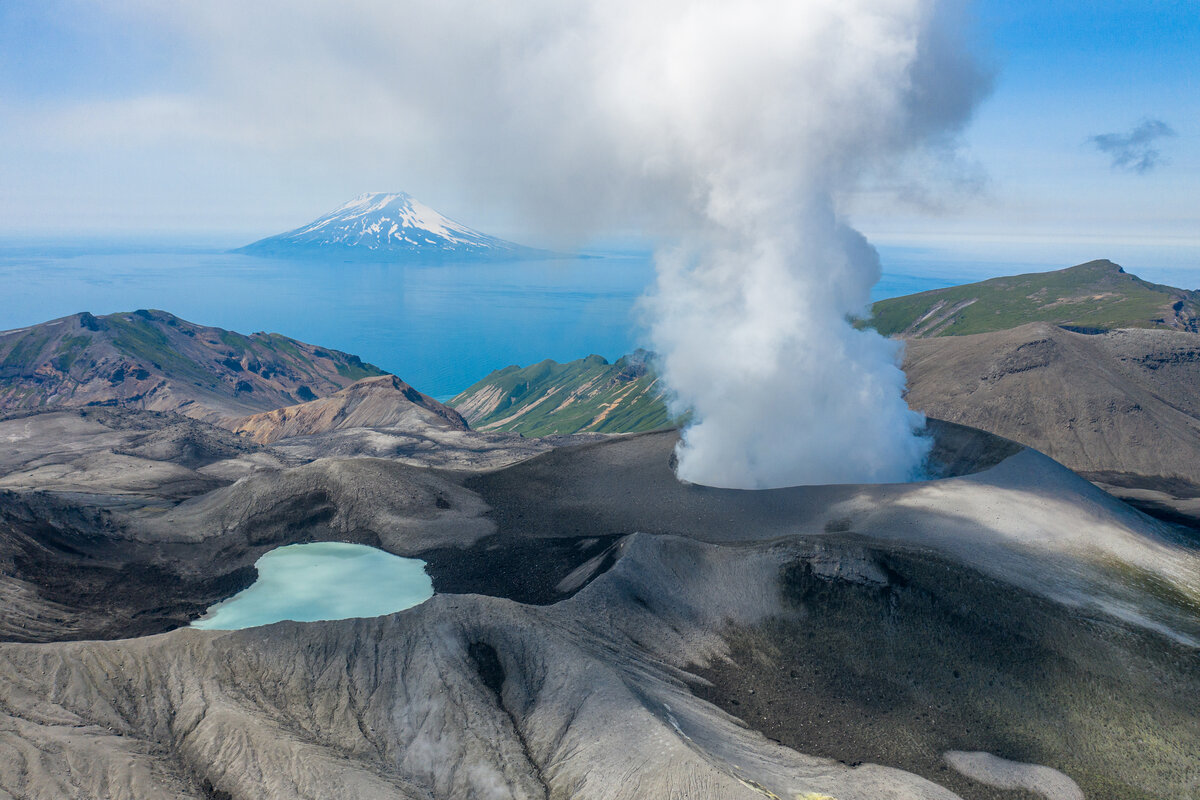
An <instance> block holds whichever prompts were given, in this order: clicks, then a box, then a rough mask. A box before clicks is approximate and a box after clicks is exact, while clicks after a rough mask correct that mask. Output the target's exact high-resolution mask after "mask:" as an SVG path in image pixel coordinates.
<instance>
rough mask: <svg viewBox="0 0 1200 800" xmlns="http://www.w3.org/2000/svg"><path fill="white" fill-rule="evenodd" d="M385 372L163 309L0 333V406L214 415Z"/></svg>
mask: <svg viewBox="0 0 1200 800" xmlns="http://www.w3.org/2000/svg"><path fill="white" fill-rule="evenodd" d="M383 374H384V373H383V371H382V370H380V369H379V368H378V367H375V366H373V365H371V364H366V363H364V362H363V361H361V360H360V359H359V358H358V357H357V356H352V355H349V354H347V353H341V352H338V351H336V350H326V349H323V348H320V347H315V346H313V345H310V344H305V343H304V342H300V341H297V340H295V339H289V338H288V337H286V336H281V335H280V334H277V333H255V334H253V335H250V336H246V335H243V334H240V333H235V332H234V331H227V330H224V329H222V328H213V327H207V326H203V325H196V324H194V323H191V322H188V321H187V320H183V319H180V318H179V317H176V316H174V315H172V314H168V313H166V312H165V311H151V310H146V309H141V310H138V311H133V312H122V313H116V314H107V315H105V316H94V315H92V314H89V313H87V312H84V313H81V314H73V315H72V316H69V317H63V318H61V319H56V320H51V321H50V322H44V323H41V324H39V325H33V326H30V327H28V328H20V329H18V330H12V331H3V332H0V414H3V413H4V412H10V411H17V410H23V409H39V408H47V407H54V406H65V407H82V406H109V405H116V406H127V407H133V408H146V409H150V410H154V411H178V412H180V413H183V414H187V415H188V416H192V417H196V418H199V419H207V420H209V421H215V420H216V419H218V418H221V417H224V416H230V415H237V416H241V415H246V414H253V413H256V412H259V411H267V410H270V409H274V408H278V407H280V406H286V405H292V404H294V403H300V402H305V401H309V400H313V399H315V398H317V397H324V396H327V395H330V394H333V393H334V392H337V391H339V390H340V389H342V388H344V387H346V386H348V385H349V384H351V383H353V382H354V381H357V380H360V379H361V378H366V377H371V376H376V375H383Z"/></svg>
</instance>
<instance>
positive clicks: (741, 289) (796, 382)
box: [143, 0, 986, 487]
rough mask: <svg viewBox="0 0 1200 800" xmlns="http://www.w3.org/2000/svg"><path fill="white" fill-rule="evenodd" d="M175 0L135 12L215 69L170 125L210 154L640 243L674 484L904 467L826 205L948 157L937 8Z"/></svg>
mask: <svg viewBox="0 0 1200 800" xmlns="http://www.w3.org/2000/svg"><path fill="white" fill-rule="evenodd" d="M170 8H171V9H172V10H164V7H163V6H162V5H161V4H153V3H152V4H150V5H149V6H147V9H153V11H148V12H147V13H153V14H156V15H159V16H164V15H166V16H168V17H171V16H178V15H183V17H184V18H183V22H184V23H185V24H184V25H183V26H182V29H184V30H187V31H200V32H202V34H201V35H203V36H204V37H206V41H205V42H203V43H202V45H203V47H201V48H197V52H204V53H216V54H217V58H218V59H219V60H220V62H221V63H222V65H223V68H222V71H221V73H220V74H218V75H216V76H214V86H215V87H216V88H214V90H213V96H212V97H211V98H210V100H211V102H212V106H213V107H212V108H200V109H197V110H196V111H195V112H194V114H193V116H194V118H196V119H221V120H223V123H222V124H223V126H224V127H223V130H222V135H223V137H224V138H223V140H222V141H223V145H224V146H229V141H230V140H231V139H238V138H240V139H241V140H243V141H244V142H246V143H247V146H256V145H255V143H256V142H259V141H261V140H263V139H264V137H266V138H269V139H270V141H271V146H272V147H273V148H274V156H275V157H276V158H278V157H279V153H280V152H281V151H284V150H286V151H288V152H292V153H295V154H296V157H295V158H294V160H290V161H289V163H321V162H320V160H322V159H324V160H327V159H329V158H330V153H331V152H334V151H336V152H341V153H343V154H344V159H345V161H346V164H347V168H348V169H349V168H354V169H360V167H359V165H358V164H357V162H356V161H355V160H354V159H355V158H357V157H362V158H366V159H368V162H369V163H368V164H367V167H362V168H361V169H366V168H369V169H370V170H373V171H374V172H373V174H381V167H382V166H384V165H390V167H391V171H390V172H389V173H388V174H391V175H396V176H397V178H396V181H397V183H398V184H402V186H403V188H406V189H409V190H410V191H413V192H414V193H416V194H418V195H420V196H423V197H428V198H430V200H431V202H433V204H435V205H439V206H447V207H452V204H451V205H448V204H447V203H445V202H443V201H442V198H443V197H445V196H446V194H447V193H448V191H451V190H448V188H447V187H448V186H452V187H453V189H452V191H453V194H454V195H455V196H457V197H460V198H470V199H472V200H474V201H476V202H480V203H490V204H492V205H500V204H504V205H507V206H519V207H518V208H516V209H514V217H516V216H518V215H519V216H521V217H524V218H527V219H532V220H535V221H536V222H537V224H539V225H540V226H542V228H543V230H545V231H558V232H563V231H565V232H568V233H569V234H571V235H574V236H582V235H585V234H595V233H607V232H612V231H614V230H626V231H627V230H630V229H636V230H640V231H642V232H645V233H649V234H651V235H653V236H655V237H657V239H658V240H659V241H661V242H663V243H664V244H663V247H662V248H661V249H660V252H659V254H658V257H657V258H658V268H659V279H658V283H657V287H656V289H655V291H654V292H653V294H652V297H651V298H650V300H649V301H648V303H647V305H646V307H647V309H648V310H649V311H650V314H651V317H652V322H651V325H650V327H651V330H652V338H653V344H654V346H655V348H656V349H657V350H658V351H659V353H660V354H661V357H662V367H663V372H664V376H665V379H666V381H667V382H668V384H669V385H670V386H671V387H672V388H673V390H674V391H675V393H676V396H677V405H678V407H679V408H680V409H685V408H686V409H690V410H691V411H692V413H693V423H692V424H691V426H690V427H689V428H688V429H687V431H685V434H684V442H683V444H682V446H681V449H680V451H679V456H680V459H679V474H680V476H681V477H683V478H686V479H688V480H691V481H696V482H702V483H707V484H716V485H722V486H740V487H767V486H779V485H784V484H794V483H820V482H841V481H891V480H903V479H906V478H907V477H909V476H910V475H911V474H912V472H913V471H914V470H915V469H916V468H917V466H918V465H919V463H920V461H921V459H922V456H923V454H924V452H925V445H924V444H923V442H922V440H921V439H919V438H918V437H916V436H915V434H914V431H915V430H916V429H917V428H918V426H919V425H920V424H921V419H920V417H919V416H918V415H916V414H913V413H911V412H909V411H908V409H907V408H906V406H905V403H904V401H903V399H902V391H903V387H904V376H903V374H902V373H901V371H900V369H899V368H898V366H897V364H898V359H899V357H900V350H899V347H898V346H897V345H895V344H893V343H891V342H888V341H886V340H884V339H882V338H881V337H879V336H878V335H876V334H874V333H871V332H864V331H858V330H855V329H854V328H853V327H852V326H851V325H850V324H849V323H848V322H847V320H846V318H847V315H853V314H861V313H863V312H864V311H865V310H866V306H867V302H868V293H869V290H870V287H871V286H872V284H873V283H874V282H875V281H876V280H877V278H878V274H879V265H878V259H877V257H876V254H875V252H874V251H873V249H872V248H871V247H870V246H869V245H868V244H867V242H866V241H865V240H864V239H863V237H862V236H860V235H859V234H858V233H856V232H855V231H854V230H852V229H851V228H850V227H848V225H847V224H846V222H845V221H843V219H842V214H841V209H842V207H843V206H844V205H845V204H846V203H847V202H848V198H849V197H850V196H851V195H852V193H853V191H854V190H855V189H856V188H857V187H858V186H859V185H860V184H861V183H862V182H863V181H864V180H872V181H876V182H877V183H885V182H890V183H896V182H897V175H898V170H900V169H901V167H902V165H903V163H904V161H905V159H906V158H907V157H908V156H910V155H919V154H921V153H923V152H932V151H937V150H949V149H950V148H949V145H948V143H949V142H950V141H951V138H952V135H953V133H954V132H955V131H956V129H957V128H958V127H959V126H961V125H962V124H963V123H964V122H965V121H966V119H967V118H968V116H969V114H970V112H971V109H972V107H973V105H974V104H975V102H976V101H977V100H978V99H979V97H980V96H981V94H982V92H983V91H984V90H985V88H986V86H985V84H986V81H984V80H982V79H981V77H980V72H979V70H978V69H976V67H975V66H974V64H973V63H972V60H971V59H970V57H969V56H968V55H967V50H966V48H965V45H964V44H963V42H962V25H961V19H960V10H961V9H960V7H959V4H956V3H952V2H943V1H942V0H753V1H752V2H741V3H737V2H729V1H728V0H654V2H646V1H645V0H576V2H563V1H562V0H525V2H519V3H504V4H494V3H485V2H479V1H478V0H445V2H440V3H416V2H398V3H394V4H388V5H380V4H378V3H376V2H365V0H345V2H342V3H338V4H329V5H321V4H294V3H290V2H289V3H282V0H274V5H273V7H272V3H271V2H269V1H265V2H263V3H256V4H251V6H250V7H249V8H246V6H244V5H243V4H236V3H230V2H219V0H214V2H212V3H188V4H176V5H173V6H171V7H170ZM281 20H282V21H285V22H286V25H287V30H286V35H282V36H281V35H279V32H278V30H277V27H278V25H279V24H280V21H281ZM264 62H265V63H264ZM143 127H144V124H143ZM361 169H360V171H361ZM400 176H403V177H400ZM428 188H433V189H436V190H437V191H427V189H428ZM360 190H361V187H356V188H355V189H354V191H360ZM592 268H602V267H592Z"/></svg>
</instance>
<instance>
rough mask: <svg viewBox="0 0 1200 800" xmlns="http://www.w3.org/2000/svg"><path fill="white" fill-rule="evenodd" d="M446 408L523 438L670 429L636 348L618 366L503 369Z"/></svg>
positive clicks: (593, 361)
mask: <svg viewBox="0 0 1200 800" xmlns="http://www.w3.org/2000/svg"><path fill="white" fill-rule="evenodd" d="M450 405H451V406H453V407H454V408H455V409H456V410H457V411H458V412H459V413H460V414H462V415H463V416H464V417H465V418H466V419H467V421H468V422H469V423H470V424H471V427H473V428H475V429H476V430H484V431H507V432H512V433H522V434H525V435H527V436H548V435H552V434H569V433H584V432H590V433H632V432H635V431H648V430H655V429H657V428H663V427H666V426H667V425H669V424H670V423H671V419H670V415H669V414H668V412H667V407H666V403H665V400H664V389H663V386H662V384H661V382H660V381H659V380H658V376H657V375H656V374H655V373H654V371H653V369H651V367H650V364H649V361H648V354H647V353H646V352H645V351H641V350H639V351H638V352H636V353H634V354H633V355H629V356H625V357H624V358H621V359H620V360H618V361H617V362H616V363H615V364H610V363H609V362H608V361H607V360H605V359H604V358H601V357H600V356H597V355H592V356H588V357H587V358H581V359H578V360H576V361H570V362H567V363H566V364H559V363H558V362H556V361H550V360H546V361H542V362H541V363H538V364H534V365H532V366H529V367H517V366H511V367H506V368H504V369H502V370H497V371H496V372H493V373H492V374H491V375H488V376H487V377H486V378H484V379H483V380H481V381H479V382H478V383H476V384H475V385H474V386H471V387H470V388H468V389H467V390H466V391H464V392H463V393H461V394H459V395H458V396H457V397H455V398H453V399H452V400H451V401H450Z"/></svg>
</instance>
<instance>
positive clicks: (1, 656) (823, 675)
mask: <svg viewBox="0 0 1200 800" xmlns="http://www.w3.org/2000/svg"><path fill="white" fill-rule="evenodd" d="M931 431H932V433H933V434H934V435H935V437H936V439H937V443H938V446H937V451H936V452H937V458H938V460H939V462H940V463H941V464H942V465H943V470H944V473H945V477H943V478H941V479H939V480H935V481H930V482H927V483H922V484H903V485H890V486H824V487H797V488H792V489H780V490H771V491H762V492H747V491H736V490H718V489H711V488H707V487H703V486H694V485H688V484H681V483H679V482H678V481H676V480H675V478H674V476H673V474H672V472H671V469H670V456H671V453H672V449H673V447H674V445H675V443H676V441H677V437H676V435H675V434H673V433H669V432H668V433H659V434H644V435H638V436H630V437H616V438H612V439H607V440H601V441H593V442H590V443H587V444H584V445H578V446H561V447H556V448H553V449H549V450H546V449H545V448H546V447H547V446H548V445H546V444H543V445H541V448H542V449H543V451H544V452H542V454H541V455H538V456H536V457H533V458H528V455H530V451H529V450H525V451H521V450H520V449H519V448H517V447H516V445H515V443H516V442H518V441H519V440H517V439H515V438H509V437H503V436H501V437H496V438H494V439H489V438H488V437H489V435H487V434H478V433H471V432H466V431H445V432H442V433H443V434H445V435H447V436H448V437H449V438H446V439H440V438H438V436H434V435H433V434H432V433H431V434H430V437H429V438H428V439H426V440H425V441H424V443H423V444H422V445H421V447H422V448H424V452H425V453H426V454H427V455H428V456H429V457H430V460H431V462H433V463H441V464H444V465H447V466H454V467H455V468H454V469H453V470H441V469H431V468H428V467H421V466H417V465H415V464H416V460H415V457H414V456H415V455H416V453H415V452H414V451H412V450H409V451H408V452H407V453H406V454H404V455H398V456H397V457H390V456H389V457H383V458H380V457H373V456H370V455H367V453H368V452H385V451H386V448H384V450H376V449H373V448H376V447H381V446H382V445H380V442H384V441H390V442H393V443H396V442H398V441H400V437H399V435H398V434H394V433H387V432H380V433H379V436H380V437H381V438H380V439H379V440H370V439H365V438H363V437H364V435H365V434H366V433H371V431H370V430H369V429H362V428H358V429H353V430H346V431H331V432H327V433H324V434H320V435H317V436H313V437H292V438H289V439H286V440H280V444H281V445H282V444H284V443H287V444H288V445H289V447H288V448H286V449H285V448H283V447H279V448H275V449H271V448H266V447H263V446H261V445H257V444H255V443H254V442H252V441H249V440H247V439H245V438H239V437H235V436H233V435H231V434H229V433H227V432H224V431H220V430H218V429H215V428H212V427H211V426H208V425H205V424H204V423H201V422H196V421H194V420H184V419H181V418H179V417H177V416H173V415H155V414H151V413H149V412H137V411H127V410H120V409H114V410H101V411H87V410H85V411H83V412H82V413H81V412H79V411H60V412H54V413H44V414H36V415H32V416H29V417H25V418H22V419H10V420H4V421H0V442H4V443H5V448H6V449H5V450H4V451H3V463H2V464H0V472H2V473H3V474H2V475H0V480H3V482H4V486H5V487H6V488H5V489H4V491H2V492H0V558H2V559H3V569H2V570H0V573H2V575H0V593H3V596H4V603H3V604H2V605H0V637H2V638H3V639H6V640H8V642H7V643H4V644H0V797H3V796H9V797H21V798H26V797H29V798H78V797H108V798H160V797H195V798H207V799H209V800H211V798H231V799H232V798H238V799H239V800H240V799H241V798H256V799H257V798H296V797H303V798H339V799H340V798H346V797H355V798H372V797H380V798H385V797H386V798H396V797H401V798H421V799H422V800H428V798H460V797H494V798H558V797H572V798H622V799H624V798H628V799H629V800H633V799H634V798H643V797H692V798H747V800H749V798H760V797H762V796H764V794H767V796H771V795H774V796H777V797H788V798H796V797H800V798H806V800H815V798H828V797H834V798H838V799H839V800H876V799H877V798H890V799H892V800H918V798H920V799H921V800H954V798H964V800H1007V798H1011V797H1013V795H1012V793H1011V792H1009V791H1007V790H1003V789H999V788H996V787H995V786H994V785H992V784H990V783H988V782H985V781H982V780H981V779H979V776H980V773H979V772H977V771H975V772H971V774H973V775H975V776H976V777H974V778H973V777H970V775H968V773H967V772H959V771H957V770H956V768H954V767H953V766H951V765H952V764H963V763H966V762H964V761H963V760H962V758H960V757H958V756H953V757H952V754H954V753H962V752H966V753H987V754H993V755H994V756H996V757H998V758H1000V759H1006V761H999V762H996V763H1000V764H1005V765H1008V766H1006V767H1005V770H1007V772H1006V773H1005V774H1016V775H1019V776H1023V777H1022V780H1026V781H1027V782H1026V784H1025V785H1028V786H1029V787H1031V790H1032V791H1033V792H1034V794H1032V795H1030V796H1033V797H1046V798H1052V799H1056V798H1064V799H1065V798H1068V797H1077V795H1075V794H1071V792H1072V791H1077V790H1082V791H1083V793H1084V795H1085V796H1086V797H1097V798H1099V797H1103V798H1113V799H1114V800H1123V799H1125V798H1129V799H1131V800H1145V799H1146V798H1152V797H1153V798H1162V797H1187V796H1189V795H1192V794H1194V793H1195V790H1196V789H1197V784H1196V775H1195V769H1194V766H1195V762H1194V757H1195V753H1196V752H1197V750H1198V749H1200V734H1198V732H1197V730H1196V727H1195V725H1194V721H1195V719H1196V717H1197V715H1198V714H1200V706H1198V703H1200V700H1198V699H1197V698H1200V682H1198V681H1200V678H1198V677H1197V676H1200V661H1198V656H1197V653H1198V650H1197V647H1198V646H1200V557H1198V556H1197V553H1196V551H1195V550H1193V549H1190V548H1189V546H1188V545H1187V543H1186V541H1185V540H1182V539H1179V538H1177V537H1176V536H1175V534H1174V533H1173V532H1172V530H1171V529H1169V528H1167V527H1165V526H1162V525H1160V524H1158V523H1156V522H1154V521H1153V520H1151V519H1149V518H1147V517H1145V516H1143V515H1141V514H1139V513H1138V512H1136V511H1133V510H1132V509H1130V508H1128V507H1127V506H1125V505H1123V504H1122V503H1120V502H1118V501H1116V500H1113V499H1112V498H1111V497H1109V496H1107V495H1105V494H1104V493H1102V492H1100V491H1099V490H1097V489H1096V488H1095V487H1093V486H1092V485H1091V484H1089V483H1088V482H1086V481H1084V480H1082V479H1080V478H1078V477H1077V476H1075V475H1074V474H1072V473H1071V472H1069V471H1068V470H1066V469H1064V468H1063V467H1062V466H1060V465H1058V464H1056V463H1055V462H1053V461H1051V460H1050V459H1048V458H1046V457H1045V456H1042V455H1040V454H1038V453H1036V452H1034V451H1032V450H1028V449H1022V448H1021V447H1019V446H1017V445H1014V444H1013V443H1011V442H1007V441H1004V440H1001V439H998V438H997V437H994V436H991V435H988V434H984V433H981V432H978V431H972V430H971V429H967V428H962V427H956V426H953V425H941V424H936V425H934V426H932V428H931ZM450 434H453V435H452V436H450ZM441 435H442V434H439V436H441ZM306 441H307V442H308V444H307V448H308V450H307V454H306V452H305V445H304V443H305V442H306ZM563 441H564V440H559V443H560V444H561V443H562V442H563ZM565 441H569V440H565ZM322 444H337V445H338V446H339V447H340V448H343V452H344V453H345V455H339V456H334V457H330V456H326V457H319V456H318V455H317V453H318V451H319V449H320V447H321V446H322ZM472 446H473V447H474V448H475V451H476V452H470V448H471V447H472ZM355 447H360V448H362V449H361V450H359V451H355V450H354V448H355ZM455 448H458V449H457V450H456V449H455ZM434 451H439V452H438V453H435V452H434ZM522 459H524V460H522ZM514 460H517V463H512V462H513V461H514ZM505 464H508V466H505ZM313 540H337V541H352V542H361V543H366V544H374V545H377V546H379V547H382V548H384V549H386V550H388V551H390V552H393V553H396V554H400V555H408V556H417V557H420V558H423V559H424V560H426V562H427V563H428V569H429V572H430V574H431V575H432V577H433V581H434V587H435V590H436V591H437V592H438V594H437V595H436V596H435V597H434V598H433V599H432V600H430V601H428V602H426V603H424V604H422V605H421V606H418V607H416V608H413V609H409V610H408V611H404V612H400V613H398V614H393V615H389V616H385V617H380V618H376V619H365V620H343V621H338V622H327V623H307V624H302V623H286V622H285V623H279V624H276V625H272V626H267V627H263V628H256V629H250V630H245V631H237V632H217V631H201V630H193V629H181V630H170V629H171V628H175V627H177V626H179V625H182V624H183V623H185V622H186V621H187V620H188V619H189V618H192V617H194V616H196V615H198V614H199V613H200V612H201V611H202V610H203V609H204V607H205V606H206V605H208V604H209V603H211V602H212V601H213V600H215V599H218V598H220V597H224V596H228V595H229V594H232V593H233V592H234V591H236V590H237V589H239V588H241V587H243V586H245V585H246V584H247V583H248V582H249V581H250V580H252V579H253V567H252V566H251V565H252V564H253V562H254V560H255V559H256V558H257V556H258V555H259V554H261V553H262V552H264V551H265V550H267V549H269V548H271V547H274V546H277V545H279V544H285V543H290V542H298V541H313ZM155 630H159V631H162V630H170V632H167V633H162V634H159V635H154V636H140V634H145V633H148V632H151V631H155ZM126 637H137V638H126ZM97 638H103V639H108V640H109V641H97V640H96V639H97ZM83 639H86V640H87V641H71V640H83ZM22 640H23V641H22ZM36 642H41V643H36ZM1130 742H1152V745H1148V746H1152V747H1153V758H1148V757H1145V750H1144V749H1143V748H1137V747H1130ZM980 758H984V756H976V757H973V759H974V760H973V761H971V762H970V763H980V761H979V759H980ZM948 759H949V760H948ZM984 763H989V762H984ZM1076 786H1077V787H1078V789H1076V788H1074V787H1076ZM1064 792H1067V793H1065V794H1064ZM768 793H769V794H768ZM1039 793H1040V794H1039Z"/></svg>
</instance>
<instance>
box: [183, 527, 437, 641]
mask: <svg viewBox="0 0 1200 800" xmlns="http://www.w3.org/2000/svg"><path fill="white" fill-rule="evenodd" d="M254 566H255V567H256V568H257V569H258V580H256V581H255V582H254V583H253V584H252V585H251V586H250V587H249V588H247V589H244V590H243V591H241V592H238V593H237V594H235V595H234V596H233V597H230V598H229V599H228V600H222V601H221V602H220V603H217V604H216V605H214V606H213V607H212V608H210V609H209V610H208V613H206V614H205V615H204V616H203V617H201V618H200V619H198V620H196V621H195V622H193V623H192V627H193V628H204V629H207V630H223V631H227V630H240V629H241V628H253V627H256V626H258V625H270V624H271V623H272V622H280V621H282V620H295V621H297V622H316V621H318V620H333V619H350V618H353V617H378V616H382V615H384V614H391V613H394V612H396V611H403V610H404V609H406V608H412V607H413V606H415V605H418V604H420V603H423V602H424V601H426V600H428V599H429V598H430V597H433V581H432V580H431V579H430V577H429V576H428V575H427V574H426V573H425V562H423V561H420V560H418V559H415V558H401V557H400V556H394V555H392V554H391V553H386V552H384V551H383V550H379V549H377V548H374V547H367V546H366V545H361V544H345V543H343V542H316V543H313V544H291V545H287V546H285V547H278V548H276V549H274V550H272V551H270V552H269V553H265V554H264V555H263V556H262V557H261V558H259V559H258V561H256V562H255V564H254Z"/></svg>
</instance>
